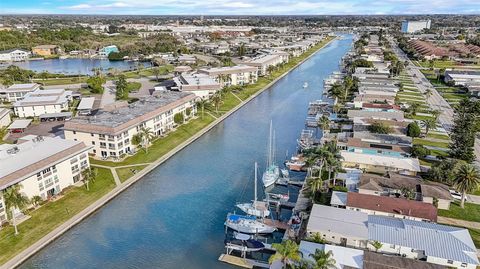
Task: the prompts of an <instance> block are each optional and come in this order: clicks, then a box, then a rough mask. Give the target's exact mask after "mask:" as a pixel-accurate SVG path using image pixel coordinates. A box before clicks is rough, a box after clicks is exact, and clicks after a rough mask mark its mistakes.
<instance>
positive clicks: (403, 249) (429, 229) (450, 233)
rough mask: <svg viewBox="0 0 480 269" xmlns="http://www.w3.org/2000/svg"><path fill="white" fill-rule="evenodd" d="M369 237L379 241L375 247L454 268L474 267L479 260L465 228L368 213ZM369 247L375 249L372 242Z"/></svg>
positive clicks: (390, 252) (371, 239)
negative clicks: (378, 245)
mask: <svg viewBox="0 0 480 269" xmlns="http://www.w3.org/2000/svg"><path fill="white" fill-rule="evenodd" d="M368 239H369V240H370V241H378V242H380V243H382V247H381V248H380V249H379V250H378V251H379V252H382V253H388V254H395V255H399V256H402V257H406V258H410V259H419V260H425V261H426V262H429V263H433V264H439V265H444V266H448V267H454V268H470V269H475V268H477V266H478V265H479V264H480V263H479V261H478V258H477V248H476V247H475V245H474V244H473V240H472V238H471V236H470V234H469V232H468V230H467V229H465V228H457V227H452V226H446V225H440V224H436V223H431V222H424V221H414V220H409V219H399V218H391V217H384V216H375V215H370V216H369V217H368ZM369 248H370V249H372V250H374V248H373V246H371V245H369Z"/></svg>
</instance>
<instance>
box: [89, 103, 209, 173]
mask: <svg viewBox="0 0 480 269" xmlns="http://www.w3.org/2000/svg"><path fill="white" fill-rule="evenodd" d="M200 114H201V112H199V117H198V118H197V119H193V120H190V121H189V122H188V123H186V124H183V125H181V126H179V127H178V128H177V129H176V130H175V131H173V132H171V133H169V134H168V135H167V136H166V137H162V138H158V139H157V140H155V141H154V142H153V143H152V145H151V146H150V147H148V153H145V151H144V150H143V149H139V150H138V153H136V154H135V155H133V156H130V157H127V158H126V159H125V160H124V161H122V162H110V161H107V162H106V161H100V160H95V159H91V160H90V161H91V163H94V164H101V165H108V166H122V165H129V164H141V163H148V162H153V161H155V160H157V159H158V158H160V157H162V156H163V155H165V154H166V153H167V152H169V151H170V150H172V149H173V148H175V147H176V146H178V145H179V144H181V143H182V142H184V141H185V140H187V139H188V138H190V137H192V136H193V135H194V134H196V133H197V132H199V131H200V130H202V129H203V128H205V127H206V126H207V125H208V124H210V123H212V122H213V121H214V118H213V117H212V116H210V115H208V114H207V113H205V115H204V118H203V119H202V118H201V115H200Z"/></svg>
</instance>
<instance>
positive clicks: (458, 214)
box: [438, 201, 480, 222]
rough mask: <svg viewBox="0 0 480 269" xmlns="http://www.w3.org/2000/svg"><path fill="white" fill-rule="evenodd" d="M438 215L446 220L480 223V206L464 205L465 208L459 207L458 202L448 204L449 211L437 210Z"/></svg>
mask: <svg viewBox="0 0 480 269" xmlns="http://www.w3.org/2000/svg"><path fill="white" fill-rule="evenodd" d="M438 215H439V216H442V217H447V218H453V219H461V220H466V221H475V222H480V205H476V204H470V203H465V208H461V207H460V202H458V201H456V202H453V203H451V204H450V210H444V209H439V210H438Z"/></svg>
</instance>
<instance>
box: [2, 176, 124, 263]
mask: <svg viewBox="0 0 480 269" xmlns="http://www.w3.org/2000/svg"><path fill="white" fill-rule="evenodd" d="M114 187H115V182H114V180H113V176H112V174H111V172H110V170H109V169H104V168H98V177H97V179H96V180H95V182H94V183H91V184H90V190H89V191H87V190H86V188H85V187H83V186H82V187H72V188H70V189H69V190H67V191H65V195H64V197H62V198H60V199H59V200H57V201H53V202H48V203H45V204H44V205H43V206H42V207H40V208H38V209H37V210H34V211H32V212H30V213H29V215H30V216H31V217H30V219H28V220H26V221H24V222H22V223H21V224H20V225H19V226H18V230H19V232H20V234H19V235H17V236H15V235H14V229H13V226H9V227H6V228H4V229H2V230H0V249H1V250H2V251H1V252H0V264H3V263H5V262H7V261H8V260H9V259H11V258H12V257H14V256H15V255H16V254H18V253H20V252H21V251H22V250H24V249H26V248H27V247H29V246H30V245H31V244H32V243H34V242H36V241H38V240H39V239H40V238H42V237H43V236H45V235H46V234H47V233H49V232H51V231H52V230H54V229H55V228H57V227H58V226H59V225H61V224H62V223H63V222H65V221H66V220H68V219H70V218H71V217H73V216H74V215H75V214H77V213H79V212H80V211H82V210H83V209H85V208H86V207H87V206H89V205H91V204H92V203H93V202H95V201H96V200H98V199H100V197H102V196H104V195H105V194H107V193H108V192H109V191H111V190H112V189H113V188H114Z"/></svg>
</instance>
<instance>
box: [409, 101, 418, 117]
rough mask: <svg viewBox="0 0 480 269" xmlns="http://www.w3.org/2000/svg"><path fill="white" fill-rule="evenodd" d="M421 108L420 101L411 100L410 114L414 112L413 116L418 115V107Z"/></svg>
mask: <svg viewBox="0 0 480 269" xmlns="http://www.w3.org/2000/svg"><path fill="white" fill-rule="evenodd" d="M419 108H420V104H419V103H415V102H411V103H410V104H409V108H408V110H409V112H410V114H412V115H413V116H415V115H417V112H418V109H419Z"/></svg>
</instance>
